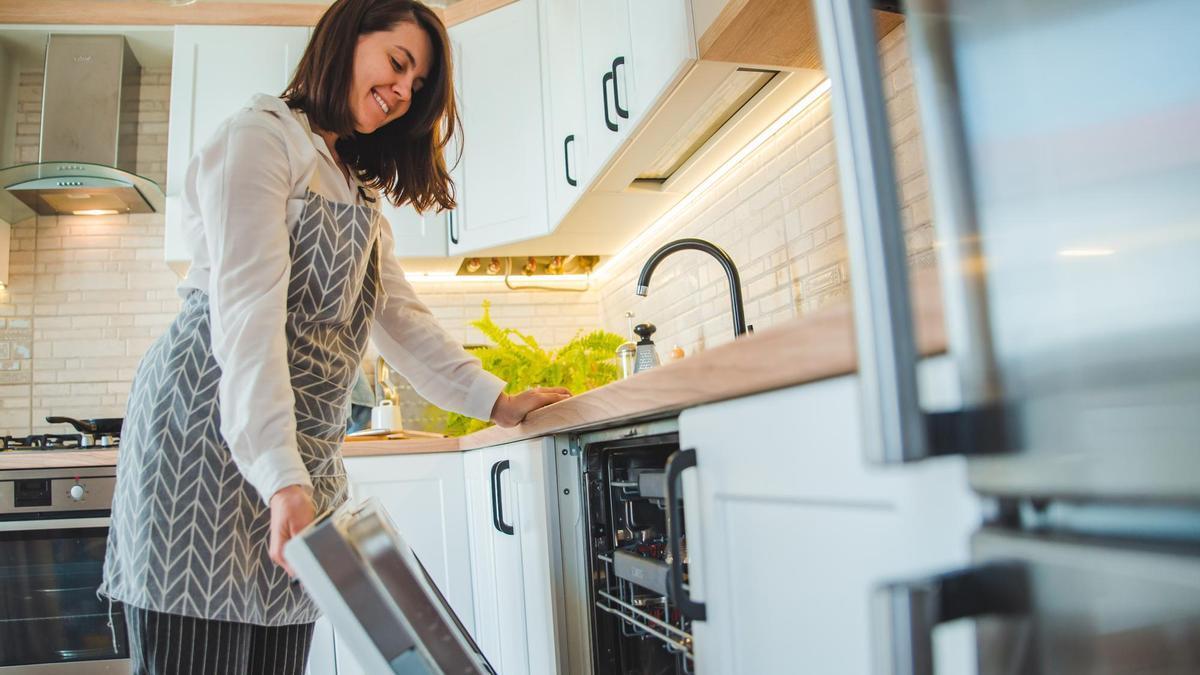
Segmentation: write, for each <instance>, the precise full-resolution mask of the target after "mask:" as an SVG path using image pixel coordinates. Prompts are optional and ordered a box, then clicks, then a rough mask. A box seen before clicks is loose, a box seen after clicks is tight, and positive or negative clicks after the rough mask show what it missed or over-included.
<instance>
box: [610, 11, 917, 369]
mask: <svg viewBox="0 0 1200 675" xmlns="http://www.w3.org/2000/svg"><path fill="white" fill-rule="evenodd" d="M879 50H880V59H881V65H882V68H883V71H884V73H885V84H884V88H885V93H886V95H887V97H888V112H889V116H890V118H891V122H892V134H893V140H894V142H895V146H896V167H897V174H898V177H899V181H900V186H899V187H900V200H901V206H902V208H903V219H904V227H905V232H906V239H907V242H908V247H909V257H910V262H911V264H912V265H914V266H920V267H924V266H930V265H933V264H934V255H933V226H932V224H931V222H930V205H929V199H928V194H927V193H928V186H927V182H926V178H925V171H924V160H923V156H922V148H921V139H920V138H919V136H918V121H917V115H916V100H915V92H914V91H913V88H912V75H911V71H910V69H909V64H908V57H907V45H906V43H905V33H904V26H903V25H902V26H900V27H899V28H896V29H895V30H893V31H892V32H891V33H889V34H888V35H887V36H885V37H884V38H883V39H882V40H881V41H880V43H879ZM679 237H701V238H704V239H708V240H711V241H713V242H715V243H716V244H718V245H719V246H721V247H723V248H724V249H725V250H726V251H728V252H729V254H730V256H732V257H733V259H734V262H735V263H736V264H737V266H738V269H739V273H740V274H741V278H742V289H743V294H744V299H745V305H746V317H747V321H748V323H750V324H752V325H754V326H755V327H756V328H757V329H762V328H766V327H768V326H770V325H772V324H775V323H778V322H780V321H784V320H787V319H791V318H793V317H795V316H798V315H801V314H804V313H806V312H811V311H814V310H817V309H820V308H821V307H823V306H826V305H828V304H830V303H835V302H844V301H846V300H847V299H848V294H849V270H848V263H847V257H848V254H847V250H846V242H845V236H844V233H843V223H842V204H841V195H840V193H839V191H838V175H837V160H836V152H835V149H834V145H833V120H832V119H831V117H830V99H829V95H828V94H826V95H825V96H823V97H822V98H820V99H818V100H817V101H816V102H814V104H813V105H812V106H810V107H809V108H808V109H807V110H806V111H805V112H804V113H802V114H801V115H799V116H798V117H797V118H796V119H794V120H793V121H792V122H790V123H789V124H788V125H787V126H785V127H784V128H783V129H781V130H780V131H779V132H778V133H777V134H776V135H775V136H774V137H773V138H771V139H770V140H769V141H767V142H766V143H764V144H763V145H762V146H761V147H760V148H759V149H758V150H757V151H756V152H755V153H754V154H753V155H751V156H749V157H747V158H746V159H745V160H743V161H742V162H741V164H739V165H738V166H737V167H736V168H735V169H734V170H732V171H731V172H730V173H729V174H727V175H726V176H724V177H723V178H722V180H721V182H720V183H719V184H718V185H716V186H714V187H713V189H711V190H710V191H709V192H708V193H707V194H706V195H705V196H704V197H703V198H701V199H700V200H698V201H697V202H695V203H694V204H692V205H691V206H690V207H689V208H688V209H687V211H685V212H683V213H681V214H679V216H678V217H676V218H675V219H674V221H673V222H671V223H669V224H665V225H664V227H663V229H662V230H661V231H659V233H658V234H657V236H655V237H653V240H652V241H648V242H645V243H643V244H642V245H641V247H640V248H639V249H638V250H635V251H633V252H632V253H631V255H628V256H626V257H625V258H623V259H622V260H620V261H619V264H618V267H617V268H615V269H614V270H612V271H609V272H608V273H607V275H606V280H605V281H604V283H603V285H602V286H601V287H600V289H599V293H600V306H601V312H602V322H603V324H604V326H605V327H606V328H607V329H609V330H612V331H617V332H621V333H625V332H626V331H627V327H626V326H627V324H626V319H625V312H626V311H633V312H634V313H635V314H636V315H637V318H636V321H637V322H645V321H649V322H651V323H654V324H655V325H656V326H657V327H658V333H657V334H656V335H655V342H656V343H657V344H658V347H659V352H660V353H661V354H663V355H664V356H665V354H666V352H667V351H668V350H670V349H671V347H672V346H673V345H680V346H682V347H683V348H684V350H685V352H687V353H688V354H691V353H694V352H696V351H699V350H703V349H705V348H706V347H711V346H713V345H716V344H720V343H722V342H726V341H728V340H731V339H732V337H733V327H732V320H731V318H730V309H729V292H728V285H727V282H726V279H725V275H724V273H723V271H722V270H721V268H720V266H719V265H718V264H717V263H716V261H714V260H712V259H711V258H708V257H707V256H705V255H704V254H703V253H697V252H692V251H685V252H682V253H676V254H674V255H673V256H672V257H671V258H668V259H667V260H666V261H665V262H664V263H663V264H662V265H661V266H660V267H659V268H658V269H657V270H656V271H655V274H654V278H653V279H652V280H651V284H650V292H649V296H648V297H646V298H638V297H635V296H634V294H633V290H634V286H635V282H636V279H637V275H638V272H639V271H640V270H641V266H642V263H643V262H644V261H645V260H646V258H647V257H649V255H650V253H651V252H653V251H654V250H655V249H656V248H658V247H659V246H660V245H662V244H663V243H666V242H667V241H670V240H672V239H676V238H679Z"/></svg>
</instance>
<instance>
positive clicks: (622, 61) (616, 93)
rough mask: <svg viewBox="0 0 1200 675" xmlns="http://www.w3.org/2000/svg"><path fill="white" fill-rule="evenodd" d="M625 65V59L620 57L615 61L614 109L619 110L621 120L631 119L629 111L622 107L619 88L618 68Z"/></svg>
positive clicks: (613, 70)
mask: <svg viewBox="0 0 1200 675" xmlns="http://www.w3.org/2000/svg"><path fill="white" fill-rule="evenodd" d="M623 65H625V57H624V56H618V57H617V58H615V59H613V65H612V75H613V107H615V108H616V109H617V117H620V118H621V119H625V120H627V119H629V110H628V109H627V108H622V107H621V92H620V90H619V89H618V88H617V66H623Z"/></svg>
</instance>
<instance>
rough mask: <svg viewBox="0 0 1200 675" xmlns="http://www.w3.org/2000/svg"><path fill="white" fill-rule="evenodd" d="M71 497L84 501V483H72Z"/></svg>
mask: <svg viewBox="0 0 1200 675" xmlns="http://www.w3.org/2000/svg"><path fill="white" fill-rule="evenodd" d="M71 499H74V500H75V501H77V502H81V501H83V486H82V485H72V486H71Z"/></svg>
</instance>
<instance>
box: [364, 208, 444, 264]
mask: <svg viewBox="0 0 1200 675" xmlns="http://www.w3.org/2000/svg"><path fill="white" fill-rule="evenodd" d="M380 211H382V212H383V217H384V218H386V219H387V221H388V224H389V225H391V226H392V235H393V236H394V237H395V240H396V248H395V250H394V251H393V253H395V255H396V256H397V257H399V258H440V257H444V256H445V255H446V220H447V213H446V212H442V211H435V210H430V211H426V212H425V213H417V210H416V209H414V208H413V207H411V206H409V205H407V204H405V205H404V206H399V207H397V206H392V204H391V202H389V201H387V200H386V199H385V200H384V201H383V204H381V205H380Z"/></svg>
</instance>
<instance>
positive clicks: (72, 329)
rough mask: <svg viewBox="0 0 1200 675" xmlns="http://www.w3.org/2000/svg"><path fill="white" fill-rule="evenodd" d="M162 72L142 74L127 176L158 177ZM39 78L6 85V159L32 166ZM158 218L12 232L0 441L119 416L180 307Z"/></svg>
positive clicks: (3, 317)
mask: <svg viewBox="0 0 1200 675" xmlns="http://www.w3.org/2000/svg"><path fill="white" fill-rule="evenodd" d="M170 77H171V74H170V69H144V70H143V72H142V84H141V88H140V91H139V96H138V100H137V101H136V102H135V105H137V108H138V162H137V173H140V174H142V175H144V176H147V177H148V178H150V179H152V180H154V181H157V182H162V181H163V180H164V179H165V177H166V156H167V114H168V110H167V108H168V103H169V101H170ZM42 80H43V78H42V73H41V71H26V72H21V73H20V74H19V75H18V77H17V95H18V101H17V120H16V133H17V136H16V149H15V158H16V160H17V161H21V162H27V161H37V154H38V133H39V129H40V121H41V98H42ZM162 218H163V217H162V215H161V214H154V215H141V216H86V217H82V216H63V217H41V216H39V217H36V218H30V219H27V220H25V221H22V222H19V223H15V224H14V225H13V228H12V254H11V256H10V274H9V285H8V287H7V288H5V289H4V290H0V434H12V435H18V434H25V433H31V432H43V431H62V432H65V431H67V428H66V427H64V426H62V425H56V426H51V425H47V424H46V423H45V421H44V418H45V416H46V415H50V414H57V415H66V416H68V417H119V416H121V415H122V414H123V413H124V408H125V399H126V395H127V393H128V391H129V383H130V381H131V380H132V379H133V372H134V369H135V368H136V366H137V363H138V360H139V359H140V357H141V354H142V352H143V351H144V350H145V348H146V346H147V345H149V343H150V341H151V340H152V339H153V337H155V336H157V335H158V334H159V333H161V332H162V330H163V329H164V328H165V327H166V326H167V324H168V323H169V322H170V320H171V318H172V317H173V315H174V313H175V311H176V310H177V308H178V306H179V301H178V299H177V298H176V295H175V291H174V287H175V282H176V277H175V274H174V273H173V272H171V271H170V270H169V269H168V268H167V266H166V265H165V264H164V263H163V261H162V260H163V253H162V229H163V220H162Z"/></svg>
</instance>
